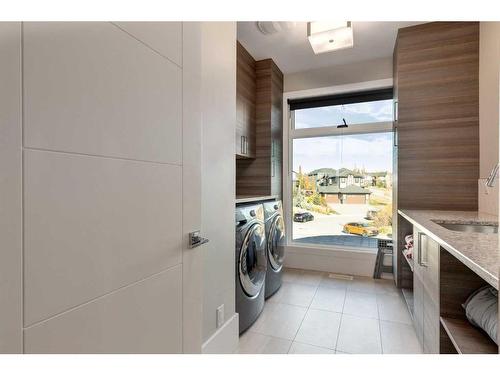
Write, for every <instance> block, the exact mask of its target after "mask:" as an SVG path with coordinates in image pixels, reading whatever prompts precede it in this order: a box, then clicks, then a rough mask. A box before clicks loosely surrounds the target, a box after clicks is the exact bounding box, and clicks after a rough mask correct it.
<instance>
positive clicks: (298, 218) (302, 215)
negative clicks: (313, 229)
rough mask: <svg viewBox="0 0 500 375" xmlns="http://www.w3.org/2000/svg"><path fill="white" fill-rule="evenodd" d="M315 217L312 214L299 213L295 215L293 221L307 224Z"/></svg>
mask: <svg viewBox="0 0 500 375" xmlns="http://www.w3.org/2000/svg"><path fill="white" fill-rule="evenodd" d="M313 220H314V216H313V214H312V213H310V212H298V213H296V214H295V215H293V221H296V222H297V223H305V222H306V221H313Z"/></svg>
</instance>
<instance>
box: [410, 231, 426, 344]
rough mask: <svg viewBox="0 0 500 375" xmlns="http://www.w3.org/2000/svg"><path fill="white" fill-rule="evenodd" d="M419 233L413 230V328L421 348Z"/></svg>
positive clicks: (421, 288) (422, 301) (421, 296)
mask: <svg viewBox="0 0 500 375" xmlns="http://www.w3.org/2000/svg"><path fill="white" fill-rule="evenodd" d="M420 233H421V232H420V231H419V230H418V229H417V228H415V227H414V229H413V259H414V267H413V314H414V320H413V323H414V326H415V331H416V334H417V338H418V341H419V343H420V346H421V348H422V349H423V345H424V283H423V277H424V274H423V267H422V266H421V265H420V257H421V254H420V251H421V238H422V237H421V234H420Z"/></svg>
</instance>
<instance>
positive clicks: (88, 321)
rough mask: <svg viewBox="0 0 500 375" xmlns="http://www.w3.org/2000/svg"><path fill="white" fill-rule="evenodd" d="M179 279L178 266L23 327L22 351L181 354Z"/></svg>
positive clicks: (180, 290)
mask: <svg viewBox="0 0 500 375" xmlns="http://www.w3.org/2000/svg"><path fill="white" fill-rule="evenodd" d="M181 284H182V266H181V265H178V266H176V267H174V268H171V269H169V270H167V271H164V272H162V273H160V274H157V275H155V276H153V277H150V278H148V279H146V280H143V281H141V282H139V283H136V284H132V285H130V286H128V287H126V288H123V289H120V290H118V291H116V292H113V293H112V294H110V295H107V296H105V297H103V298H99V299H97V300H95V301H93V302H91V303H89V304H86V305H84V306H82V307H80V308H78V309H75V310H71V311H69V312H66V313H64V314H62V315H59V316H57V317H55V318H53V319H49V320H47V321H45V322H43V323H41V324H37V325H35V326H33V327H31V328H28V329H26V330H25V351H26V353H181V352H182V345H181V343H182V325H181V324H179V323H180V321H181V319H182V285H181ZM146 311H147V314H145V312H146Z"/></svg>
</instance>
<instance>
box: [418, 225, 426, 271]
mask: <svg viewBox="0 0 500 375" xmlns="http://www.w3.org/2000/svg"><path fill="white" fill-rule="evenodd" d="M423 236H426V234H425V233H422V232H418V257H417V262H418V264H419V265H420V266H422V267H427V263H424V261H423V260H422V254H423V252H424V250H423V249H424V248H423V247H422V237H423ZM425 251H427V246H425ZM426 259H427V255H426Z"/></svg>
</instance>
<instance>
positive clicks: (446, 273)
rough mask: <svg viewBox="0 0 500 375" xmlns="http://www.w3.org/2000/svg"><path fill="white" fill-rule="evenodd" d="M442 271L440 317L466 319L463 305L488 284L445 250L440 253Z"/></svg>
mask: <svg viewBox="0 0 500 375" xmlns="http://www.w3.org/2000/svg"><path fill="white" fill-rule="evenodd" d="M440 270H441V272H440V281H439V284H440V302H441V303H440V315H441V316H443V317H448V318H459V319H462V318H465V310H464V308H463V307H462V304H463V303H464V302H465V301H466V300H467V298H468V297H469V296H470V295H471V293H472V292H474V291H475V290H477V289H479V288H480V287H482V286H485V285H487V283H486V282H485V281H484V280H483V279H482V278H481V277H479V276H478V275H477V274H476V273H474V272H473V271H471V270H470V269H469V268H468V267H467V266H466V265H464V264H463V263H462V262H460V261H459V260H458V259H457V258H455V257H454V256H453V255H451V254H450V253H449V252H448V251H446V250H445V249H443V248H441V251H440Z"/></svg>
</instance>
